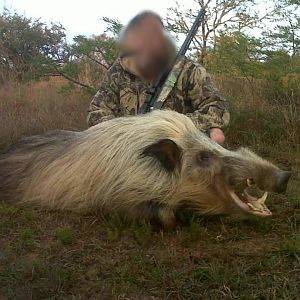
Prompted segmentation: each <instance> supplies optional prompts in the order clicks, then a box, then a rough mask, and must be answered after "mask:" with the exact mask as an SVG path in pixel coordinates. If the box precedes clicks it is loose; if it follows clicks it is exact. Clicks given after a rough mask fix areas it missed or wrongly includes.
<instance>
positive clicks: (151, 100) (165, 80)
mask: <svg viewBox="0 0 300 300" xmlns="http://www.w3.org/2000/svg"><path fill="white" fill-rule="evenodd" d="M204 16H205V10H204V9H202V10H200V11H199V13H198V15H197V17H196V19H195V21H194V24H193V26H192V27H191V29H190V31H189V33H188V35H187V37H186V38H185V41H184V43H183V44H182V46H181V48H180V49H179V51H178V53H177V55H176V58H175V60H174V63H173V64H172V68H171V70H170V71H169V72H167V73H164V74H162V75H161V76H160V77H159V78H158V80H157V81H156V84H155V85H154V86H153V87H152V88H151V90H150V93H149V96H148V97H147V98H146V100H145V102H144V104H143V105H142V106H141V108H140V109H139V112H138V113H139V114H145V113H147V112H150V111H151V110H153V109H161V108H162V107H163V105H164V102H165V100H166V99H167V97H168V95H169V94H170V92H171V90H172V89H173V87H174V86H175V84H176V82H177V79H178V77H179V75H180V73H181V71H182V68H183V65H184V63H185V54H186V51H187V50H188V49H189V47H190V44H191V42H192V40H193V38H194V36H195V35H196V33H197V31H198V28H199V26H200V24H201V23H202V22H203V19H204Z"/></svg>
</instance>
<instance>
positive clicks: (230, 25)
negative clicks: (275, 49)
mask: <svg viewBox="0 0 300 300" xmlns="http://www.w3.org/2000/svg"><path fill="white" fill-rule="evenodd" d="M194 2H195V3H196V4H197V5H198V6H199V9H205V18H204V22H203V23H202V24H201V27H200V30H199V34H197V35H196V37H195V39H194V41H193V50H196V51H197V52H198V56H199V61H200V62H201V63H203V62H204V61H205V57H206V54H207V51H208V48H209V47H212V48H213V49H215V47H216V43H217V38H218V37H219V36H220V34H221V33H222V32H223V31H226V32H232V31H240V32H241V31H242V30H243V29H246V28H248V29H249V28H254V27H256V26H258V25H259V24H260V22H261V21H262V20H263V19H265V18H267V17H268V16H269V12H268V13H265V14H264V15H262V16H258V14H257V12H256V11H255V9H253V6H254V5H255V0H194ZM194 19H195V15H194V13H193V11H192V9H188V10H184V9H183V8H182V6H181V5H180V4H179V3H178V2H176V6H174V7H172V8H169V9H168V16H167V18H166V22H167V28H168V29H169V30H170V31H171V32H173V33H175V34H176V35H178V34H184V35H186V34H187V32H188V30H189V28H190V26H191V23H192V22H193V20H194Z"/></svg>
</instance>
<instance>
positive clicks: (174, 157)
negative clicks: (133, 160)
mask: <svg viewBox="0 0 300 300" xmlns="http://www.w3.org/2000/svg"><path fill="white" fill-rule="evenodd" d="M143 155H145V156H151V157H153V158H154V159H156V160H158V161H159V162H160V163H161V165H162V167H163V168H165V170H167V171H168V172H170V173H171V174H173V175H174V176H176V174H178V178H179V179H178V183H177V186H176V188H175V190H174V192H173V193H172V196H171V199H170V200H169V203H170V204H171V206H172V205H174V207H180V206H181V205H182V206H184V207H187V208H190V209H192V210H194V211H196V212H198V213H199V214H207V215H212V214H238V215H248V216H250V215H256V216H260V217H265V216H269V215H271V214H272V213H271V211H270V210H269V209H268V207H267V206H266V204H265V201H266V199H267V193H268V192H276V193H282V192H285V190H286V188H287V183H288V181H289V178H290V176H291V173H290V172H289V171H283V170H281V169H279V168H278V167H277V166H275V165H273V164H272V163H270V162H268V161H266V160H264V159H262V158H261V157H259V156H258V155H256V154H254V153H253V152H252V151H250V150H248V149H246V148H240V149H238V150H237V151H229V150H227V149H225V148H223V147H221V146H220V145H218V144H217V143H215V142H213V141H212V140H211V139H209V138H208V137H207V136H205V135H204V134H203V133H201V132H195V131H193V132H189V133H185V134H184V135H182V136H180V137H178V136H177V137H176V138H175V139H172V138H171V139H162V140H160V141H158V142H156V143H155V144H152V145H150V146H148V147H147V148H145V149H144V151H143Z"/></svg>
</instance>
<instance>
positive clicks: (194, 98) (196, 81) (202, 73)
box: [87, 58, 229, 130]
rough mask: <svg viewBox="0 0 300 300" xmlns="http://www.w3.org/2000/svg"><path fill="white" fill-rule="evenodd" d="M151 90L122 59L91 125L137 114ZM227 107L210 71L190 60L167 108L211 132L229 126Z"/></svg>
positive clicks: (103, 88)
mask: <svg viewBox="0 0 300 300" xmlns="http://www.w3.org/2000/svg"><path fill="white" fill-rule="evenodd" d="M149 90H150V85H149V84H147V83H146V82H145V81H143V80H142V79H141V77H140V76H139V75H138V74H137V72H135V69H134V67H133V66H132V64H131V63H130V61H128V60H127V61H126V59H124V58H118V59H117V60H116V62H115V63H114V64H113V66H112V67H111V68H110V69H109V70H108V72H107V74H106V76H105V78H104V79H103V81H102V83H101V85H100V88H99V91H98V92H97V93H96V95H95V96H94V98H93V100H92V102H91V104H90V109H89V114H88V119H87V122H88V125H89V126H93V125H96V124H98V123H100V122H103V121H106V120H109V119H112V118H115V117H119V116H126V115H135V114H137V112H138V110H139V108H140V107H141V105H142V104H143V103H144V101H145V99H146V97H147V96H148V94H149ZM227 106H228V103H227V101H226V100H225V99H224V98H223V97H222V96H221V94H220V93H219V91H218V89H217V88H216V87H215V86H214V84H213V83H212V81H211V78H210V75H209V74H208V73H207V72H206V70H205V69H204V68H203V67H202V66H201V65H199V64H195V63H193V62H192V61H190V60H188V59H187V60H186V62H185V64H184V67H183V70H182V72H181V74H180V76H179V78H178V80H177V82H176V85H175V86H174V88H173V90H172V91H171V92H170V94H169V96H168V97H167V99H166V101H165V104H164V109H171V110H175V111H177V112H180V113H184V114H186V115H187V116H189V117H190V118H191V119H192V121H193V122H194V124H195V125H196V126H197V127H198V128H199V129H200V130H208V129H209V128H213V127H218V128H223V127H224V126H226V125H227V124H228V123H229V112H228V108H227Z"/></svg>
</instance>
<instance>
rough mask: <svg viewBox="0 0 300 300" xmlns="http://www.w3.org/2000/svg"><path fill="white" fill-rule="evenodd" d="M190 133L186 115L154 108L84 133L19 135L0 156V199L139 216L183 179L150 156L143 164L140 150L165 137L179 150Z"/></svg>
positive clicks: (182, 147)
mask: <svg viewBox="0 0 300 300" xmlns="http://www.w3.org/2000/svg"><path fill="white" fill-rule="evenodd" d="M193 134H196V128H195V126H194V125H193V123H192V121H190V120H189V119H188V118H187V117H186V116H183V115H181V114H178V113H176V112H168V113H166V112H164V111H156V112H153V113H151V114H147V115H144V116H132V117H123V118H118V119H113V120H110V121H107V122H104V123H101V124H98V125H96V126H94V127H91V128H89V129H87V130H85V131H82V132H72V131H53V132H50V133H47V134H45V135H38V136H33V137H29V138H24V139H22V140H21V141H20V142H18V143H17V144H15V145H14V146H12V147H10V148H9V149H8V150H6V151H5V152H4V153H2V154H1V156H0V199H8V200H10V201H16V202H22V203H25V202H31V203H36V204H38V205H39V206H42V207H47V208H51V209H69V210H75V211H87V210H91V209H92V210H97V209H101V210H106V209H108V210H114V211H120V212H122V211H123V210H126V213H127V214H128V212H130V213H131V214H132V215H136V214H139V213H140V212H141V210H140V207H141V206H140V204H142V203H144V202H149V201H150V202H151V201H158V199H159V201H161V202H164V200H165V199H167V198H170V197H171V196H172V195H171V193H173V192H174V190H175V189H176V184H177V183H178V181H180V176H181V175H180V170H179V169H175V170H174V171H173V172H168V170H166V169H165V168H163V167H162V166H161V164H160V162H159V161H158V160H156V159H154V158H153V157H144V158H143V159H141V156H142V153H143V150H144V149H145V148H146V147H148V146H150V145H152V144H153V143H156V142H157V141H159V140H162V139H170V140H171V141H174V142H176V144H177V145H178V146H179V147H180V148H181V149H184V148H186V145H184V143H185V139H184V136H186V135H193ZM203 138H205V137H204V136H203ZM141 182H142V183H143V186H142V187H141ZM112 199H113V201H112Z"/></svg>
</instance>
